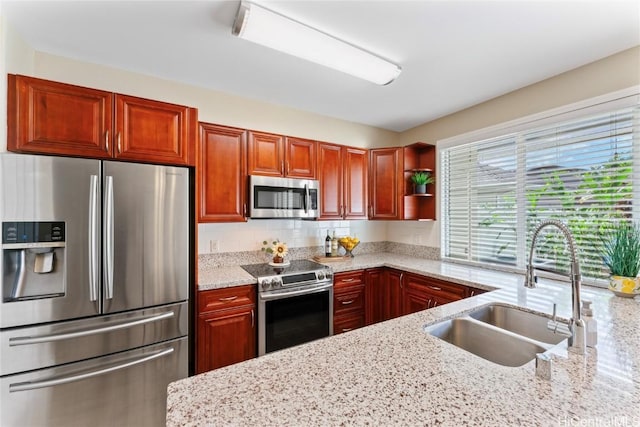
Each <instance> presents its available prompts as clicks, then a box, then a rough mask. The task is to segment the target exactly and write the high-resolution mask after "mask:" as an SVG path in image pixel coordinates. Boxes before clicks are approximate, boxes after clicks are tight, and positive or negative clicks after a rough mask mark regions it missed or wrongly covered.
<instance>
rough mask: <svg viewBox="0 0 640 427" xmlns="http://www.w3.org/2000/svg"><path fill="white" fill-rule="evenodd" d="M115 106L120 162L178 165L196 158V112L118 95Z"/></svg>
mask: <svg viewBox="0 0 640 427" xmlns="http://www.w3.org/2000/svg"><path fill="white" fill-rule="evenodd" d="M115 105H116V121H115V132H116V133H115V147H114V148H115V157H116V158H117V159H122V160H135V161H141V162H151V163H164V164H176V165H189V164H191V162H192V159H195V144H194V143H195V141H196V132H197V123H198V117H197V113H196V110H195V109H193V108H189V107H184V106H182V105H174V104H168V103H166V102H158V101H152V100H148V99H142V98H135V97H132V96H126V95H116V98H115Z"/></svg>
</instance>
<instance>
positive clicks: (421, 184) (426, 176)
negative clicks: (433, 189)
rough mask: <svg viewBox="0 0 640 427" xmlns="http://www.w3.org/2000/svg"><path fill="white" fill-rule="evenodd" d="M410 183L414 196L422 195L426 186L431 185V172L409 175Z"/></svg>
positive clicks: (418, 172) (425, 190)
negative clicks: (412, 185)
mask: <svg viewBox="0 0 640 427" xmlns="http://www.w3.org/2000/svg"><path fill="white" fill-rule="evenodd" d="M411 181H412V182H413V184H414V187H415V189H414V192H415V193H416V194H424V193H426V192H427V184H432V183H433V177H432V176H431V172H425V171H416V172H414V173H413V175H411Z"/></svg>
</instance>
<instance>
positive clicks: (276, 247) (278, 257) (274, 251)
mask: <svg viewBox="0 0 640 427" xmlns="http://www.w3.org/2000/svg"><path fill="white" fill-rule="evenodd" d="M262 245H263V247H262V251H263V252H266V253H268V254H271V255H273V264H288V263H287V262H285V260H284V258H285V257H286V256H287V254H288V253H289V249H288V248H287V244H286V243H283V242H281V241H280V239H276V240H274V241H273V242H272V244H271V245H270V244H269V243H268V242H267V241H266V240H265V241H263V242H262Z"/></svg>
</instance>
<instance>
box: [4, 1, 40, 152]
mask: <svg viewBox="0 0 640 427" xmlns="http://www.w3.org/2000/svg"><path fill="white" fill-rule="evenodd" d="M34 55H35V51H34V50H33V49H32V48H31V47H30V46H29V45H28V44H27V43H25V41H24V40H23V39H22V38H21V37H20V36H19V35H18V34H17V33H16V32H15V31H14V30H13V29H12V28H11V26H10V25H9V24H8V23H7V22H6V20H5V19H4V17H3V16H2V2H1V1H0V152H3V151H7V77H6V76H7V74H8V73H10V74H26V75H31V74H32V73H33V68H34Z"/></svg>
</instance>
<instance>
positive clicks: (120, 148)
mask: <svg viewBox="0 0 640 427" xmlns="http://www.w3.org/2000/svg"><path fill="white" fill-rule="evenodd" d="M121 136H122V132H118V153H122V144H121V139H122V138H121Z"/></svg>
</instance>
